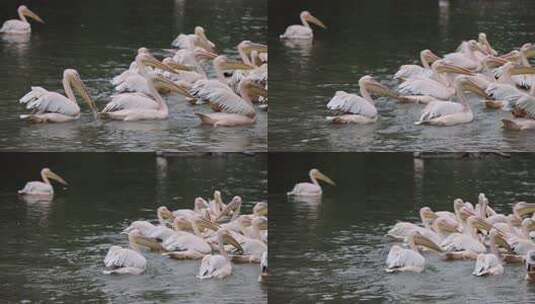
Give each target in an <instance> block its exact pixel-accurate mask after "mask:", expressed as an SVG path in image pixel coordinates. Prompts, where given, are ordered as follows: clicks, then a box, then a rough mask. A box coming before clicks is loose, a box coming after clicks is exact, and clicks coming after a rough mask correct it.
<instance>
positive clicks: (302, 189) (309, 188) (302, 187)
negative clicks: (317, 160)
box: [288, 169, 336, 196]
mask: <svg viewBox="0 0 535 304" xmlns="http://www.w3.org/2000/svg"><path fill="white" fill-rule="evenodd" d="M308 175H309V176H310V180H311V181H312V183H298V184H296V185H295V186H294V188H293V189H292V191H290V192H288V196H321V187H320V185H319V183H318V180H322V181H324V182H326V183H328V184H331V185H333V186H335V185H336V184H335V183H334V182H333V181H332V180H331V179H330V178H329V177H327V176H326V175H324V174H323V173H321V172H320V171H319V170H318V169H312V170H310V172H309V173H308Z"/></svg>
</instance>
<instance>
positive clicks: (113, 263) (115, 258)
mask: <svg viewBox="0 0 535 304" xmlns="http://www.w3.org/2000/svg"><path fill="white" fill-rule="evenodd" d="M104 265H106V267H107V268H111V269H112V270H105V271H103V273H104V274H142V273H143V272H144V271H145V268H147V260H146V259H145V257H144V256H143V255H141V254H140V253H139V252H137V251H134V250H132V249H129V248H122V247H121V246H111V247H110V249H109V251H108V254H106V257H105V258H104Z"/></svg>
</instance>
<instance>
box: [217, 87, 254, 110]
mask: <svg viewBox="0 0 535 304" xmlns="http://www.w3.org/2000/svg"><path fill="white" fill-rule="evenodd" d="M207 97H208V98H207V99H208V100H209V101H210V102H211V103H213V104H215V105H216V106H218V108H220V109H221V110H222V111H223V112H226V113H232V114H239V115H245V116H254V115H256V112H255V109H254V107H253V106H252V105H251V104H250V103H248V102H247V101H245V100H244V99H243V98H241V97H240V96H238V95H236V94H235V93H234V92H231V91H229V90H226V89H216V90H213V91H212V92H210V93H209V94H208V96H207Z"/></svg>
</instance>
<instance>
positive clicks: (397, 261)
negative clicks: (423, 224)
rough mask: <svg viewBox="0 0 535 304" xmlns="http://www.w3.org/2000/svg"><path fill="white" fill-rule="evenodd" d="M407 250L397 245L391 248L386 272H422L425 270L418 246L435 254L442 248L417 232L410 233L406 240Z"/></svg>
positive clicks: (423, 259)
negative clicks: (433, 251)
mask: <svg viewBox="0 0 535 304" xmlns="http://www.w3.org/2000/svg"><path fill="white" fill-rule="evenodd" d="M408 243H409V248H402V247H400V246H398V245H394V246H392V248H391V249H390V251H389V252H388V256H387V258H386V269H385V271H386V272H402V271H412V272H422V271H424V268H425V258H424V256H423V255H422V254H421V253H420V252H419V249H418V246H419V245H420V246H424V247H426V248H429V249H431V250H435V251H437V252H442V248H440V246H438V245H437V244H435V243H434V242H433V241H431V240H430V239H428V238H426V237H424V236H423V235H421V234H420V233H419V232H414V233H412V234H411V235H410V236H409V238H408Z"/></svg>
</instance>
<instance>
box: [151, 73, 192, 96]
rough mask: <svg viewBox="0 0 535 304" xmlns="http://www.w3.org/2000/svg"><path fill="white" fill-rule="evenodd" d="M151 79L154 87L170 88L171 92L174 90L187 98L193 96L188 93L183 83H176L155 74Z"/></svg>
mask: <svg viewBox="0 0 535 304" xmlns="http://www.w3.org/2000/svg"><path fill="white" fill-rule="evenodd" d="M151 80H152V82H153V83H154V86H155V87H158V88H165V89H168V90H170V91H171V92H176V93H178V94H181V95H183V96H186V97H188V98H193V96H192V95H191V94H190V93H189V91H188V88H187V87H185V86H183V85H180V84H176V83H174V82H172V81H169V80H167V79H165V78H163V77H161V76H155V77H153V78H152V79H151Z"/></svg>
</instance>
